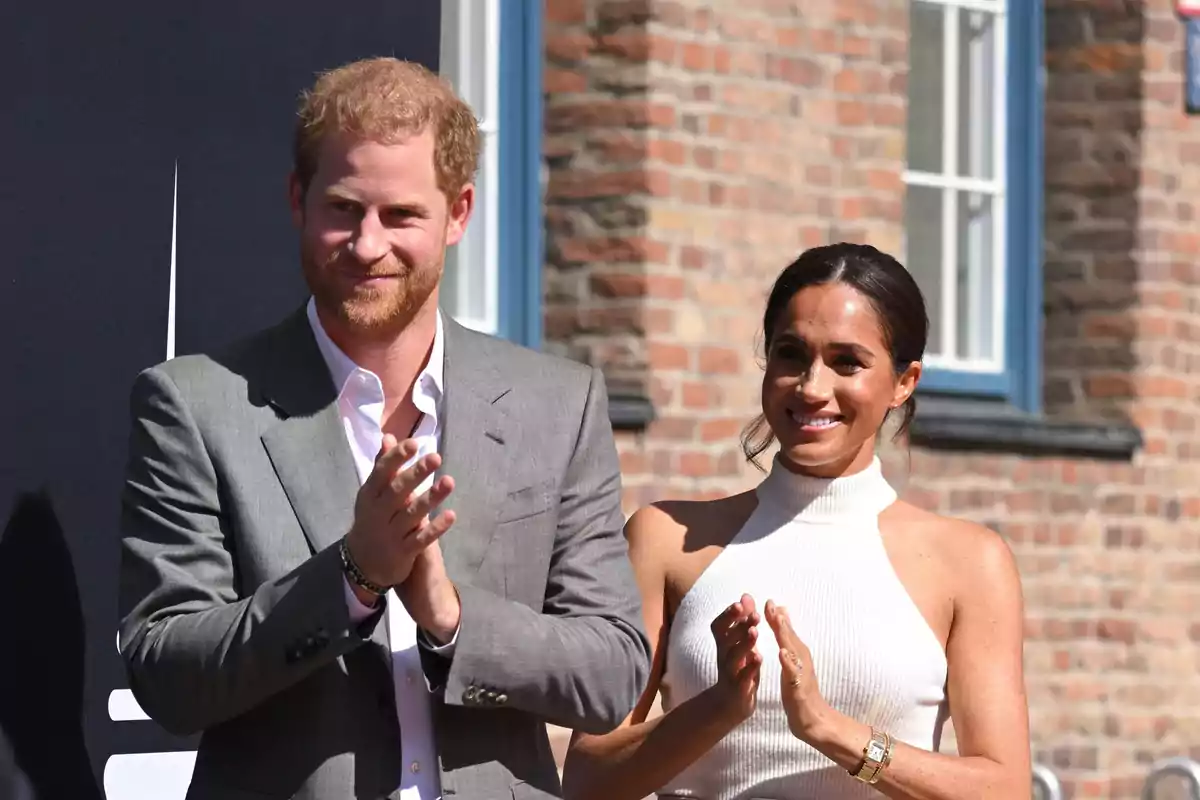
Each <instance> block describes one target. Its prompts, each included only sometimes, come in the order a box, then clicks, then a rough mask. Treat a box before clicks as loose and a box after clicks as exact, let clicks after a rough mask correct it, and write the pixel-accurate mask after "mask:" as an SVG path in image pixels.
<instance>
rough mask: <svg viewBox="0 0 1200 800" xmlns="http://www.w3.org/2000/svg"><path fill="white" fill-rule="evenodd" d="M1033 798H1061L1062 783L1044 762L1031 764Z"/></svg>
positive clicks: (1055, 799)
mask: <svg viewBox="0 0 1200 800" xmlns="http://www.w3.org/2000/svg"><path fill="white" fill-rule="evenodd" d="M1033 800H1063V788H1062V783H1061V782H1060V781H1059V780H1058V776H1057V775H1055V774H1054V770H1052V769H1050V768H1049V767H1047V766H1045V765H1044V764H1034V766H1033Z"/></svg>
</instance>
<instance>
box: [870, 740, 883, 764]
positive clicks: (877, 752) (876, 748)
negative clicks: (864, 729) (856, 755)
mask: <svg viewBox="0 0 1200 800" xmlns="http://www.w3.org/2000/svg"><path fill="white" fill-rule="evenodd" d="M867 758H869V759H871V760H872V761H882V760H883V745H882V744H881V743H879V742H871V745H870V746H869V747H868V748H867Z"/></svg>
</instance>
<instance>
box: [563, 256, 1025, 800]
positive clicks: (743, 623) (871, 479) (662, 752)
mask: <svg viewBox="0 0 1200 800" xmlns="http://www.w3.org/2000/svg"><path fill="white" fill-rule="evenodd" d="M928 327H929V322H928V317H927V314H926V310H925V304H924V301H923V299H922V297H921V292H920V290H919V289H918V288H917V285H916V283H915V281H913V279H912V277H911V276H910V275H909V273H908V271H907V270H905V269H904V267H903V266H901V265H900V264H899V263H898V262H897V261H896V260H895V259H894V258H892V257H890V256H888V255H886V254H884V253H881V252H879V251H878V250H876V249H875V248H873V247H868V246H863V245H853V244H837V245H830V246H826V247H819V248H815V249H813V250H809V251H807V252H805V253H804V254H802V255H801V256H800V257H799V258H798V259H797V260H796V261H795V262H794V263H792V264H791V265H789V266H788V267H787V268H786V269H785V270H784V271H783V273H782V274H781V275H780V276H779V278H778V279H777V280H776V282H775V285H774V288H773V289H772V291H771V294H770V297H769V299H768V301H767V308H766V312H765V314H764V315H763V332H764V337H765V342H766V370H765V375H764V378H763V386H762V411H763V413H762V416H761V417H760V418H759V419H758V420H757V421H756V422H755V423H753V424H752V425H751V426H750V428H749V429H748V430H747V432H746V436H745V437H744V438H743V446H744V449H745V451H746V454H747V457H748V458H750V459H751V460H755V459H756V458H757V457H758V456H760V455H761V454H762V453H763V452H765V451H766V449H767V448H768V447H769V446H770V445H771V444H772V443H773V441H777V442H778V445H779V448H778V453H777V455H776V456H775V458H774V460H773V462H772V464H771V467H770V470H769V472H768V474H767V475H766V477H765V479H764V480H763V481H762V482H761V483H760V484H759V485H758V486H757V487H756V488H755V489H754V490H752V491H749V492H745V493H742V494H737V495H734V496H731V497H726V498H722V499H719V500H713V501H705V502H664V503H658V504H655V505H651V506H648V507H646V508H644V509H641V510H639V511H638V512H637V513H636V514H634V515H633V517H631V518H630V520H629V522H628V524H627V526H626V535H627V538H628V540H629V548H630V557H631V559H632V560H633V564H634V567H635V570H636V572H637V576H638V581H639V584H640V588H641V591H642V595H643V602H644V608H645V612H644V613H645V622H646V628H647V631H648V632H649V634H650V638H651V641H652V643H653V644H654V662H653V670H652V674H651V678H650V683H649V685H648V686H647V688H646V691H645V693H644V694H643V696H642V699H641V701H640V702H639V703H638V706H637V708H635V709H634V712H633V713H632V714H631V715H630V717H629V719H627V720H626V721H625V723H624V724H622V725H621V727H619V728H618V729H617V730H615V731H613V732H611V733H608V734H605V735H589V734H583V733H579V732H577V733H576V734H575V736H574V737H573V738H572V741H571V746H570V749H569V751H568V755H567V762H566V765H565V772H564V792H565V794H566V796H567V797H569V798H576V799H580V798H603V799H604V800H623V799H628V800H639V799H640V798H642V797H645V796H646V795H648V794H652V793H655V792H658V794H659V797H661V798H667V797H689V798H690V797H695V798H706V799H707V800H735V799H736V800H741V799H742V798H772V799H773V800H843V799H844V798H860V797H878V796H879V794H877V793H882V794H883V795H884V796H887V797H891V798H904V799H906V800H961V799H962V798H967V797H969V798H974V799H977V800H982V799H984V798H996V800H999V799H1000V798H1004V800H1011V798H1016V797H1028V796H1029V792H1030V757H1029V733H1028V712H1027V705H1026V700H1025V688H1024V676H1023V670H1022V627H1023V609H1022V599H1021V587H1020V580H1019V576H1018V574H1017V570H1016V567H1015V564H1014V560H1013V557H1012V554H1011V552H1010V551H1009V549H1008V547H1007V545H1006V544H1005V543H1004V541H1003V540H1002V539H1001V538H1000V537H999V536H998V535H996V534H995V533H993V532H992V531H989V530H987V529H985V528H982V527H979V526H977V525H974V524H971V523H968V522H964V521H961V520H955V519H948V518H945V517H940V516H937V515H935V514H931V513H928V512H925V511H922V510H920V509H918V508H916V507H914V506H911V505H909V504H908V503H905V502H903V501H900V500H898V499H897V495H896V492H895V491H894V490H893V489H892V487H891V486H890V485H889V484H888V482H887V480H886V479H885V478H884V476H883V473H882V470H881V468H880V463H879V459H878V457H877V456H876V452H875V451H876V442H877V438H878V436H879V434H880V430H881V428H882V427H883V424H884V421H885V420H886V419H887V418H888V417H890V416H891V415H892V414H899V415H900V426H899V427H900V431H901V432H903V431H904V429H905V428H906V427H907V425H908V423H909V421H910V420H911V418H912V414H913V411H914V399H913V391H914V390H915V389H916V386H917V382H918V380H919V379H920V375H921V359H922V357H923V355H924V350H925V341H926V337H927V333H928ZM759 609H762V612H761V615H760V611H759ZM764 620H765V622H766V625H762V626H760V622H762V621H764ZM660 691H661V693H662V698H663V709H664V712H665V713H664V714H663V715H661V716H658V717H656V718H654V719H647V717H648V713H649V711H650V708H651V706H652V705H653V703H654V700H655V697H656V695H658V693H659V692H660ZM951 712H952V713H953V717H954V727H955V733H956V734H957V739H958V752H959V754H958V755H946V754H941V753H938V752H937V751H938V747H939V740H940V736H941V731H942V726H943V723H944V722H945V720H946V719H947V717H948V715H949V714H950V713H951Z"/></svg>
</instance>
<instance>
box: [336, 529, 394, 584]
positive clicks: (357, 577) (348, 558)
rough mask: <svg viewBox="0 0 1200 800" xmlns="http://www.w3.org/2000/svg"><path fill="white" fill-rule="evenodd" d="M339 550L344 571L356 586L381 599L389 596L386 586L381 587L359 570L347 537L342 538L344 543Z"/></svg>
mask: <svg viewBox="0 0 1200 800" xmlns="http://www.w3.org/2000/svg"><path fill="white" fill-rule="evenodd" d="M339 550H340V552H341V554H342V569H343V570H345V571H346V574H347V575H349V576H350V580H352V581H354V583H355V584H357V585H358V586H361V587H362V588H364V589H366V590H367V591H368V592H370V593H371V594H374V595H378V596H380V597H382V596H384V595H385V594H387V592H388V590H387V587H386V586H380V585H379V584H378V583H375V582H374V581H371V580H370V579H369V578H367V576H366V575H364V574H363V571H362V570H361V569H359V568H358V564H355V563H354V556H352V555H350V545H349V544H347V543H346V537H345V536H343V537H342V543H341V546H340V548H339Z"/></svg>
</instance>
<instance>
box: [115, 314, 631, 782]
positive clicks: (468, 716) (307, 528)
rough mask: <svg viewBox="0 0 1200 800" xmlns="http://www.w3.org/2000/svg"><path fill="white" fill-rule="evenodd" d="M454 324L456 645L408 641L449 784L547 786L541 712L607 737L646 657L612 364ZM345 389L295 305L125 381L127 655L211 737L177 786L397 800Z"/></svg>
mask: <svg viewBox="0 0 1200 800" xmlns="http://www.w3.org/2000/svg"><path fill="white" fill-rule="evenodd" d="M445 332H446V361H445V387H446V389H445V399H444V402H445V418H444V419H445V427H444V431H443V438H442V443H441V452H442V454H443V460H444V461H443V463H444V469H445V470H446V472H447V473H448V474H450V475H453V476H454V478H455V481H456V489H455V492H454V494H453V496H452V498H451V501H450V502H449V503H448V504H447V506H448V507H451V508H454V509H455V510H456V513H457V515H458V520H457V522H456V523H455V525H454V527H453V528H452V529H451V530H450V532H449V533H448V534H447V535H446V536H445V537H444V539H443V540H442V548H443V552H444V555H445V560H446V566H447V570H448V572H449V574H450V577H451V578H452V579H453V580H454V581H455V583H456V584H457V586H458V589H459V592H460V595H461V598H462V604H463V611H462V624H461V628H460V630H459V636H458V642H457V645H456V648H455V654H454V656H453V658H452V659H444V658H442V657H440V656H437V655H434V654H431V653H428V652H425V653H423V659H424V664H425V671H426V676H427V678H428V680H429V683H430V686H431V687H432V688H433V689H434V691H435V692H436V696H435V708H434V716H435V720H434V722H435V729H436V734H435V735H436V738H437V747H438V751H439V761H440V764H439V767H440V769H441V778H442V787H443V792H444V794H445V796H446V797H447V798H451V797H452V798H455V800H476V798H478V800H484V798H488V800H494V798H509V797H512V798H544V797H557V796H559V793H560V789H559V783H558V774H557V771H556V769H555V765H554V761H553V757H552V755H551V751H550V746H549V742H548V740H547V737H546V733H545V726H544V723H545V722H546V721H550V722H554V723H556V724H559V725H563V726H565V727H569V728H578V729H582V730H586V731H604V730H608V729H611V728H613V727H614V726H616V725H617V724H618V723H619V722H620V721H621V719H623V718H624V716H625V715H626V714H627V713H628V712H629V711H630V709H631V708H632V707H633V704H634V702H635V701H636V699H637V697H638V694H639V693H640V691H641V690H642V688H643V686H644V682H645V680H646V677H647V674H648V669H649V664H648V652H649V646H648V642H647V639H646V636H645V632H644V631H643V630H642V624H641V615H640V605H639V601H638V596H637V590H636V587H635V584H634V581H633V577H632V570H631V568H630V566H629V563H628V555H627V551H626V547H625V542H624V538H623V537H622V535H621V526H622V514H621V508H620V496H619V495H620V476H619V472H618V462H617V454H616V449H615V447H614V444H613V438H612V432H611V428H610V425H609V422H608V416H607V397H606V393H605V389H604V384H603V379H602V377H601V375H600V374H599V373H598V372H597V371H596V370H593V369H589V368H587V367H584V366H581V365H578V364H574V363H572V362H568V361H564V360H559V359H555V358H551V357H548V356H545V355H541V354H538V353H535V352H533V351H530V350H526V349H523V348H520V347H517V346H515V345H512V344H509V343H507V342H504V341H501V340H498V339H495V338H492V337H488V336H483V335H480V334H477V333H474V332H471V331H468V330H467V329H465V328H462V327H461V326H459V325H457V324H454V323H453V322H450V321H449V320H447V324H446V326H445ZM335 399H336V392H335V389H334V386H333V382H332V380H331V379H330V377H329V373H328V371H327V369H326V367H325V363H324V361H323V360H322V359H321V355H320V352H319V350H318V349H317V346H316V342H315V341H314V339H313V336H312V331H311V329H310V328H309V327H308V322H307V320H306V318H305V315H304V313H303V310H301V311H299V312H297V313H296V314H294V315H292V316H291V317H289V318H288V319H287V320H286V321H284V322H283V323H282V324H280V325H279V326H277V327H275V328H272V329H269V330H267V331H264V332H262V333H260V334H257V335H256V336H254V337H252V338H250V339H247V340H244V341H242V342H239V343H237V344H236V345H234V346H233V347H231V348H229V349H228V350H226V351H225V352H223V353H221V354H219V355H216V356H188V357H182V358H177V359H174V360H172V361H169V362H167V363H165V364H162V365H159V366H157V367H154V368H152V369H148V370H146V371H145V372H143V373H142V374H141V375H139V376H138V378H137V380H136V381H135V383H134V386H133V391H132V400H131V405H132V434H131V439H130V451H129V463H128V469H127V474H126V481H125V488H124V493H123V497H122V515H121V525H122V535H123V547H122V557H121V592H120V605H121V616H122V621H121V635H120V644H121V652H122V655H123V657H124V661H125V664H126V668H127V671H128V675H129V681H130V686H131V688H132V689H133V692H134V694H135V696H136V697H137V699H138V701H139V702H140V703H141V705H142V707H143V708H144V709H145V711H146V712H147V713H148V714H149V715H150V716H151V717H152V718H153V719H154V720H156V721H157V722H158V723H160V724H161V725H162V726H163V727H165V728H166V729H167V730H169V731H173V732H177V733H192V732H197V731H201V732H203V734H202V736H201V740H200V746H199V753H198V755H197V759H196V767H195V772H194V776H193V780H192V785H191V789H190V791H189V793H188V798H189V800H206V799H207V798H214V799H215V798H222V800H249V799H250V798H290V797H295V798H306V799H309V800H326V799H328V800H333V799H334V798H337V800H344V798H382V797H397V796H398V792H397V791H396V787H397V786H399V783H400V776H401V771H402V770H403V769H404V768H405V763H406V762H405V760H404V758H403V754H402V753H401V752H400V739H399V727H398V723H397V720H396V713H395V705H394V691H393V688H392V681H391V674H390V667H389V659H390V653H389V650H388V647H387V634H386V625H383V624H380V619H381V617H382V613H377V614H375V615H373V616H372V617H371V618H369V619H368V620H367V621H366V622H364V623H362V624H360V625H357V626H354V625H352V624H351V622H350V619H349V613H348V611H347V607H346V601H345V597H344V590H343V583H342V581H343V577H342V572H341V565H340V560H339V558H338V552H337V546H336V543H337V541H338V540H339V538H340V537H341V536H342V535H343V534H344V533H345V532H346V531H347V530H348V529H349V527H350V524H351V521H352V519H353V505H354V499H355V494H356V492H357V488H358V481H357V476H356V473H355V470H354V465H353V460H352V457H351V454H350V449H349V446H348V445H347V443H346V440H345V436H344V433H343V430H342V428H341V425H340V423H339V418H338V412H337V406H336V403H335Z"/></svg>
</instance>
